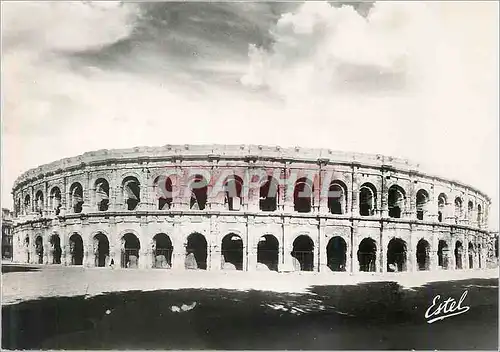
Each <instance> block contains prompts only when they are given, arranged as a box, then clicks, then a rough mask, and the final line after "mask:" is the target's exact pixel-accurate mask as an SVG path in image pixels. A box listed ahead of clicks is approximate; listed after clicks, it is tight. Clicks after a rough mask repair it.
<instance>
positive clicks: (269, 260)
mask: <svg viewBox="0 0 500 352" xmlns="http://www.w3.org/2000/svg"><path fill="white" fill-rule="evenodd" d="M278 258H279V242H278V240H277V239H276V237H274V236H273V235H264V236H262V237H261V238H260V240H259V244H258V245H257V263H262V264H265V265H267V267H268V268H269V270H273V271H278V260H279V259H278Z"/></svg>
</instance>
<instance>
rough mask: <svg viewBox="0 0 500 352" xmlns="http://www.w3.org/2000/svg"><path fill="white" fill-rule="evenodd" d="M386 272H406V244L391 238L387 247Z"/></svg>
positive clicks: (398, 239)
mask: <svg viewBox="0 0 500 352" xmlns="http://www.w3.org/2000/svg"><path fill="white" fill-rule="evenodd" d="M387 271H388V272H401V271H406V242H405V241H403V240H402V239H400V238H393V239H392V240H390V241H389V245H388V246H387Z"/></svg>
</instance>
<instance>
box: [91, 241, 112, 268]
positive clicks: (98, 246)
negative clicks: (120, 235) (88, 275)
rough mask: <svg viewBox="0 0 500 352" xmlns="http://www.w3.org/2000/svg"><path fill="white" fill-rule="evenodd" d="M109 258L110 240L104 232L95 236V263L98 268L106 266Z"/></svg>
mask: <svg viewBox="0 0 500 352" xmlns="http://www.w3.org/2000/svg"><path fill="white" fill-rule="evenodd" d="M108 258H109V241H108V237H106V235H105V234H103V233H98V234H97V235H95V236H94V260H95V262H94V265H95V266H96V267H98V268H102V267H105V266H106V263H107V262H108Z"/></svg>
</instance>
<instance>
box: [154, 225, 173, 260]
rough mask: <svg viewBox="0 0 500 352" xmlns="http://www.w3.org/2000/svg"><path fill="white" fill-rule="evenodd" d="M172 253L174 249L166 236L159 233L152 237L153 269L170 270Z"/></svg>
mask: <svg viewBox="0 0 500 352" xmlns="http://www.w3.org/2000/svg"><path fill="white" fill-rule="evenodd" d="M173 251H174V247H173V246H172V241H171V240H170V237H169V236H168V235H166V234H164V233H159V234H157V235H156V236H155V237H153V258H154V263H153V268H163V269H170V268H171V267H172V253H173Z"/></svg>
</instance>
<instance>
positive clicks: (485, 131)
mask: <svg viewBox="0 0 500 352" xmlns="http://www.w3.org/2000/svg"><path fill="white" fill-rule="evenodd" d="M1 10H2V11H1V16H2V17H1V25H2V53H1V59H2V63H1V65H2V68H1V69H2V77H1V83H2V87H1V88H2V89H1V98H2V136H1V137H2V138H1V143H2V144H1V146H2V170H1V172H2V174H1V177H2V189H1V190H2V197H1V201H2V206H3V207H8V208H12V199H11V198H12V196H11V193H10V192H11V189H12V185H13V183H14V181H15V179H16V178H17V177H18V176H19V175H20V174H21V173H22V172H24V171H26V170H28V169H30V168H33V167H36V166H38V165H41V164H45V163H49V162H52V161H55V160H57V159H61V158H65V157H69V156H75V155H78V154H82V153H84V152H86V151H90V150H97V149H103V148H128V147H134V146H161V145H165V144H187V143H189V144H201V143H207V144H210V143H220V144H269V145H280V146H283V147H287V146H288V147H291V146H302V147H318V148H330V149H336V150H343V151H352V152H365V153H379V154H386V155H392V156H397V157H403V158H408V159H410V160H412V161H415V162H417V163H419V164H420V165H421V169H422V170H423V171H427V172H430V173H432V174H437V175H441V176H444V177H446V178H449V179H456V180H459V181H462V182H465V183H468V184H472V185H474V186H476V187H478V188H479V189H481V190H482V191H484V192H486V193H487V194H488V195H489V196H490V197H491V198H492V202H493V204H492V208H491V211H490V226H491V227H492V228H494V229H498V200H499V199H500V197H499V188H498V183H499V180H498V173H499V170H498V168H499V165H498V163H499V152H498V149H499V146H498V40H499V38H498V23H499V21H498V3H497V2H496V1H491V2H480V1H473V2H389V1H383V2H375V3H341V2H330V3H328V2H307V3H300V2H293V3H285V2H279V3H278V2H277V3H265V2H253V3H252V2H240V3H121V2H95V1H85V2H49V1H43V2H25V1H23V2H8V1H2V2H1Z"/></svg>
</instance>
